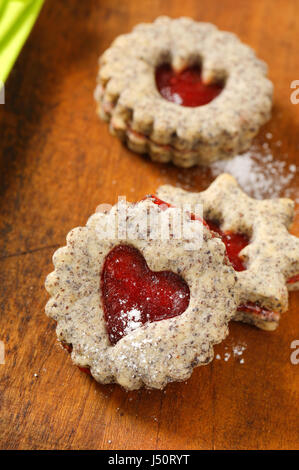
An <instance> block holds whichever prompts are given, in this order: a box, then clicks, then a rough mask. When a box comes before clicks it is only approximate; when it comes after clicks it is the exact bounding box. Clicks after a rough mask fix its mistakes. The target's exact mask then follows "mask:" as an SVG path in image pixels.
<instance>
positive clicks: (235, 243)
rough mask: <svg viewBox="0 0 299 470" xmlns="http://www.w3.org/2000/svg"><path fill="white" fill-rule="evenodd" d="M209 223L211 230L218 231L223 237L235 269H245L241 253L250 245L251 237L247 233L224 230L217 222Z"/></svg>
mask: <svg viewBox="0 0 299 470" xmlns="http://www.w3.org/2000/svg"><path fill="white" fill-rule="evenodd" d="M207 224H208V226H209V228H210V230H213V232H216V233H218V234H219V235H220V236H221V239H222V241H223V243H224V244H225V247H226V253H227V256H228V259H229V260H230V262H231V264H232V266H233V268H234V270H235V271H245V269H246V267H245V266H244V264H243V262H242V260H241V258H240V257H239V253H240V251H241V250H243V248H245V246H247V245H248V243H249V239H248V237H246V235H243V234H242V233H231V232H225V233H224V232H222V230H221V229H220V227H219V225H218V224H217V223H216V222H212V221H209V220H208V221H207Z"/></svg>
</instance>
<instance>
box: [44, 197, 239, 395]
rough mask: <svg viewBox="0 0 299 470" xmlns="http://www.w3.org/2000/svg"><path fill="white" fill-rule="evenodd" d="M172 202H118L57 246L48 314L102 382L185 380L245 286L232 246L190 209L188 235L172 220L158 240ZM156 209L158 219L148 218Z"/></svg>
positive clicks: (130, 384)
mask: <svg viewBox="0 0 299 470" xmlns="http://www.w3.org/2000/svg"><path fill="white" fill-rule="evenodd" d="M124 210H125V214H124ZM173 211H174V209H173V208H170V207H166V208H163V209H162V208H161V206H160V205H157V204H155V203H153V201H152V200H151V199H145V200H144V201H141V202H139V203H138V204H129V203H126V202H119V203H118V204H117V205H115V206H113V207H112V208H111V209H110V210H109V211H106V212H96V213H95V214H94V215H92V216H91V217H90V219H89V220H88V222H87V225H86V226H85V227H79V228H75V229H74V230H72V231H71V232H70V233H69V234H68V236H67V246H65V247H63V248H60V249H59V250H57V251H56V253H55V254H54V257H53V262H54V266H55V270H54V271H53V272H52V273H51V274H49V276H48V277H47V280H46V288H47V290H48V292H49V294H50V296H51V298H50V300H49V301H48V303H47V306H46V313H47V314H48V315H49V316H50V317H52V318H53V319H55V320H56V322H57V335H58V339H59V341H61V342H63V344H64V345H67V347H68V349H69V350H70V351H71V357H72V360H73V362H74V363H75V364H76V365H78V366H79V367H81V368H85V369H86V368H87V369H89V370H90V373H91V375H92V376H93V377H94V378H95V379H96V380H97V381H98V382H101V383H104V384H105V383H112V382H116V383H119V384H120V385H122V386H123V387H125V388H126V389H130V390H132V389H138V388H139V387H141V386H142V385H145V386H147V387H153V388H158V389H160V388H163V387H164V386H165V385H166V384H167V383H168V382H172V381H181V380H185V379H187V378H188V377H189V376H190V375H191V373H192V370H193V368H194V367H196V366H199V365H203V364H207V363H209V362H210V361H211V360H212V358H213V345H214V344H216V343H219V342H220V341H222V340H223V339H224V338H225V337H226V335H227V333H228V326H227V325H228V322H229V321H230V320H231V318H232V317H233V315H234V314H235V312H236V308H237V305H238V302H239V292H238V289H237V278H236V274H235V272H234V270H233V268H232V267H231V265H230V263H229V262H228V261H227V257H226V253H225V247H224V245H223V243H222V242H221V240H219V239H218V238H216V237H213V235H212V234H211V232H210V230H209V229H208V228H207V227H206V226H205V225H204V224H203V223H202V222H201V221H199V220H191V219H190V216H189V215H187V214H184V215H183V222H184V224H185V228H187V229H188V230H187V233H188V234H189V235H188V237H187V239H183V238H178V237H175V236H174V233H173V232H172V231H171V229H170V232H169V236H168V237H166V236H165V232H163V233H164V235H163V237H162V239H161V237H160V236H159V234H158V235H157V226H158V225H159V224H160V222H161V221H162V222H165V220H170V219H171V217H173ZM149 215H150V217H151V220H155V221H156V222H157V220H158V221H160V222H159V224H157V223H152V224H150V223H149V224H147V225H146V226H144V222H145V220H146V219H147V217H148V216H149ZM152 217H154V219H152ZM167 217H170V219H167ZM115 221H116V222H117V228H115ZM162 225H163V224H162ZM136 227H137V228H138V230H137V236H136V232H134V235H132V229H134V228H136ZM164 227H168V228H169V224H168V222H167V223H166V225H165V224H164Z"/></svg>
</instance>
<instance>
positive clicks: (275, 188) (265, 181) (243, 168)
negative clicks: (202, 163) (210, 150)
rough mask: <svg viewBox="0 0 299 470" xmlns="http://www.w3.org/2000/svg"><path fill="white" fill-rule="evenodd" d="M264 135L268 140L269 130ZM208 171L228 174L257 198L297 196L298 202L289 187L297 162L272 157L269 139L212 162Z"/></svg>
mask: <svg viewBox="0 0 299 470" xmlns="http://www.w3.org/2000/svg"><path fill="white" fill-rule="evenodd" d="M266 137H267V138H268V139H270V138H271V137H272V136H271V137H270V133H268V134H267V135H266ZM275 145H276V146H277V147H280V146H281V145H282V143H281V141H277V142H276V143H275ZM284 157H286V156H284ZM211 171H212V175H213V177H216V176H218V175H219V174H221V173H230V174H231V175H232V176H234V177H235V178H236V180H237V181H238V183H239V184H240V186H241V188H242V189H243V190H244V191H245V192H246V193H247V194H249V196H251V197H254V198H256V199H264V198H275V197H279V196H287V197H292V198H293V199H296V198H297V200H296V202H299V195H298V193H297V194H292V190H291V189H290V188H288V187H289V185H290V183H291V181H292V180H293V179H294V177H295V175H296V172H297V167H296V165H295V164H288V163H287V161H285V160H280V159H278V158H277V157H274V156H273V154H272V151H271V149H270V146H269V144H268V142H265V143H264V144H263V145H262V148H261V147H260V146H257V145H256V146H253V147H252V148H251V149H250V150H249V151H248V152H246V153H244V154H242V155H237V156H235V157H233V158H231V159H229V160H220V161H217V162H214V163H213V164H212V165H211Z"/></svg>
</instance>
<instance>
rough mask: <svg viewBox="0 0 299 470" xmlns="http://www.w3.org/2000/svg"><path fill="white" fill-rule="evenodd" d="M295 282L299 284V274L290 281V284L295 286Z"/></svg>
mask: <svg viewBox="0 0 299 470" xmlns="http://www.w3.org/2000/svg"><path fill="white" fill-rule="evenodd" d="M295 282H299V274H297V275H296V276H293V277H291V278H290V279H288V284H295Z"/></svg>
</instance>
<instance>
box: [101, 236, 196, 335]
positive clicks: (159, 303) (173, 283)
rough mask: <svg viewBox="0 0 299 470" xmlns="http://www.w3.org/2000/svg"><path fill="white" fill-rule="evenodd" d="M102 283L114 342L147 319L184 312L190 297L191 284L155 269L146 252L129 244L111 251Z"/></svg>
mask: <svg viewBox="0 0 299 470" xmlns="http://www.w3.org/2000/svg"><path fill="white" fill-rule="evenodd" d="M101 287H102V299H103V304H104V315H105V320H106V324H107V331H108V334H109V339H110V342H111V343H112V344H115V343H117V341H119V340H120V339H121V338H123V337H124V336H125V335H127V334H128V333H130V332H131V331H133V330H134V329H136V328H138V327H140V326H142V325H144V324H145V323H147V322H154V321H159V320H164V319H167V318H172V317H175V316H177V315H181V314H182V313H183V312H184V311H185V310H186V308H187V307H188V305H189V300H190V291H189V287H188V285H187V284H186V282H185V281H184V280H183V279H182V278H181V277H180V276H178V275H177V274H175V273H173V272H171V271H160V272H154V271H151V270H150V269H149V267H148V265H147V263H146V261H145V259H144V257H143V255H142V254H141V253H140V252H139V251H138V250H137V249H136V248H134V247H132V246H129V245H118V246H117V247H115V248H113V249H112V250H111V251H110V253H108V255H107V257H106V260H105V263H104V267H103V271H102V278H101Z"/></svg>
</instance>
